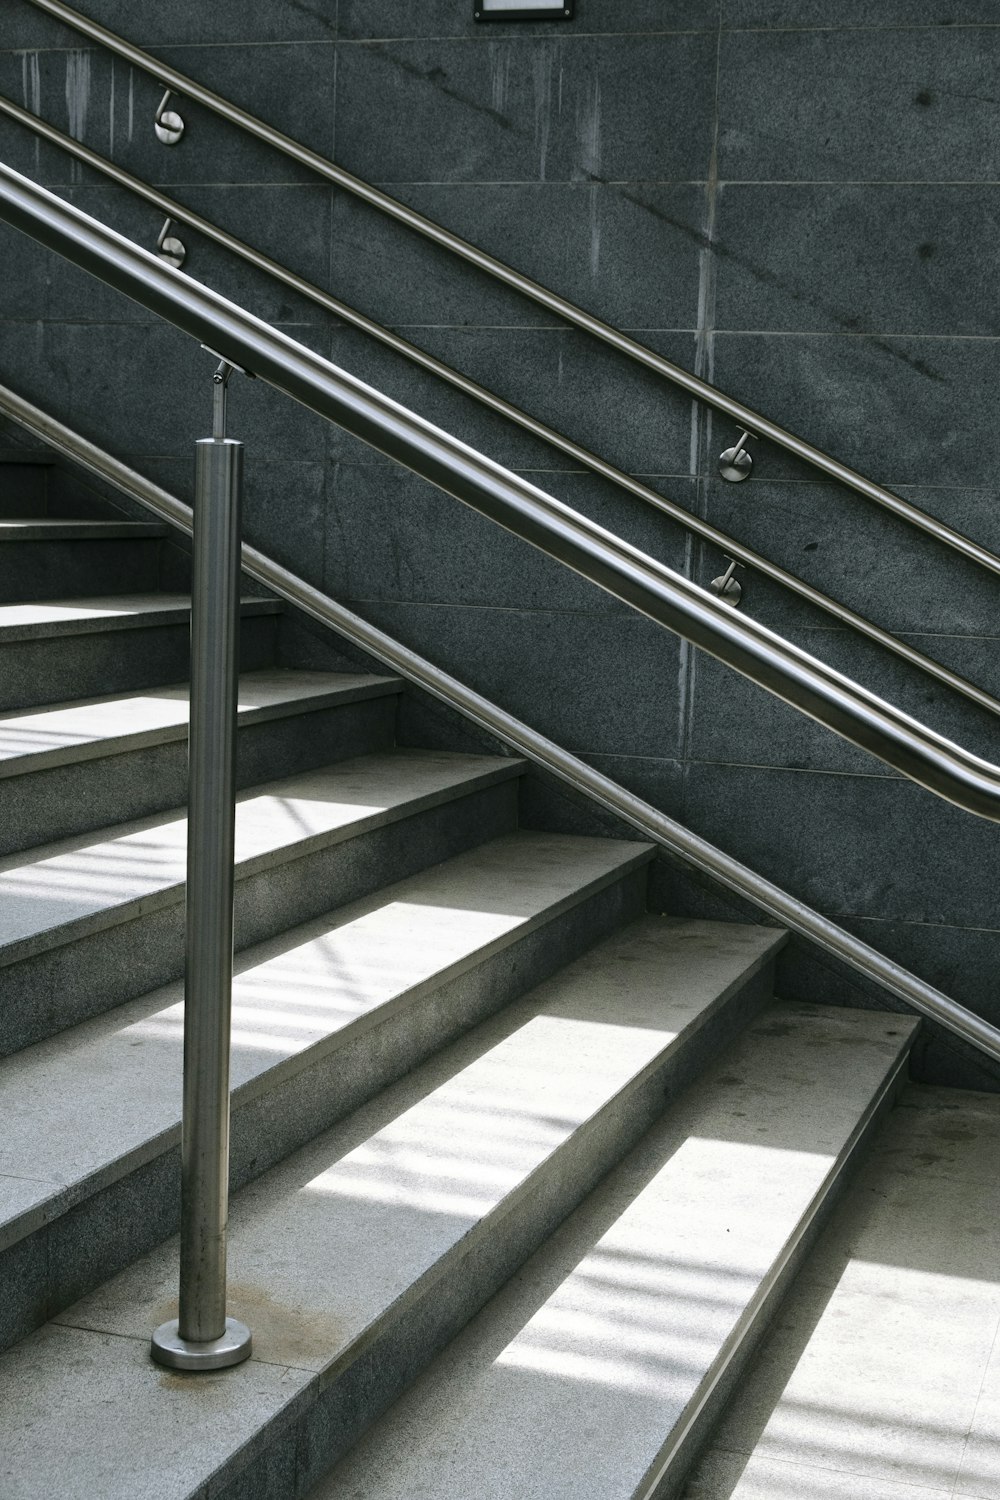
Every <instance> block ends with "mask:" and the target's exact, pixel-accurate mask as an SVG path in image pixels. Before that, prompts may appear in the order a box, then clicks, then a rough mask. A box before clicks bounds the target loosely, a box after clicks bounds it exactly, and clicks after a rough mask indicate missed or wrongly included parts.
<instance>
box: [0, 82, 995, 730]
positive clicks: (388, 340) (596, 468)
mask: <svg viewBox="0 0 1000 1500" xmlns="http://www.w3.org/2000/svg"><path fill="white" fill-rule="evenodd" d="M0 114H6V115H8V116H9V117H10V118H11V119H12V120H15V121H16V122H17V123H18V124H19V125H23V126H25V128H26V129H29V130H31V131H33V132H34V133H35V134H37V135H40V136H41V137H42V138H43V139H44V140H46V141H48V142H49V143H50V144H52V145H54V146H57V147H59V148H60V149H61V150H64V151H66V152H68V153H70V154H71V155H72V156H74V157H76V159H77V160H78V161H81V162H83V163H85V165H87V166H89V167H91V168H93V169H94V170H95V171H98V172H101V173H103V174H104V175H105V176H106V177H109V178H110V179H111V180H112V181H113V182H116V183H118V185H119V186H120V187H124V188H126V189H128V190H129V191H130V192H133V193H135V194H136V195H137V196H138V197H141V198H144V199H145V200H146V202H147V203H151V204H152V205H153V206H154V207H156V208H158V209H159V210H160V211H161V212H162V213H165V214H167V215H168V217H169V218H170V219H172V220H175V221H176V222H177V223H182V224H186V225H188V226H189V227H190V228H192V229H195V230H197V231H198V233H200V234H203V235H205V236H206V238H208V239H211V240H213V241H214V242H215V243H216V244H218V245H222V246H223V247H224V248H225V249H226V250H229V251H231V252H232V253H233V254H234V255H238V256H240V257H241V258H242V259H243V260H245V261H247V262H248V263H249V264H250V265H253V266H255V267H256V268H257V269H258V270H260V271H263V272H264V273H265V274H267V275H269V276H273V277H275V278H276V279H277V280H279V281H281V282H283V283H284V285H285V286H288V287H291V288H292V290H294V291H296V292H298V293H300V295H302V296H304V297H307V298H309V299H310V300H311V301H313V302H315V303H317V304H318V305H319V306H321V307H323V308H325V309H326V310H327V312H330V313H333V314H334V315H335V316H337V317H339V318H341V319H342V320H343V321H344V322H347V323H351V324H353V326H354V327H355V328H360V329H361V330H362V331H363V332H364V333H366V334H369V335H370V336H371V337H372V338H375V339H378V340H379V341H380V342H381V343H383V344H385V345H386V346H387V347H388V348H390V349H392V350H393V351H394V352H395V353H396V354H400V355H402V356H403V357H404V358H405V359H408V360H411V361H412V362H413V363H415V364H418V365H420V366H421V367H422V368H423V369H425V370H428V371H429V372H430V373H431V374H433V375H435V376H437V377H439V378H440V379H442V380H445V381H447V382H448V383H449V384H450V385H453V386H455V387H456V388H457V389H458V390H460V391H462V392H463V394H465V395H467V396H470V397H472V398H473V400H475V401H478V402H480V403H481V404H482V405H484V406H487V407H489V408H490V409H491V410H492V411H495V412H497V413H498V414H499V415H500V416H502V417H504V418H506V419H508V420H509V421H512V422H516V423H517V425H518V426H519V427H522V428H523V429H524V430H525V431H527V432H530V433H531V434H532V436H533V437H537V438H539V439H541V440H542V441H543V442H546V443H550V444H551V445H552V446H553V447H555V448H558V449H559V450H560V451H561V452H563V453H565V454H567V455H568V456H569V457H571V458H574V459H576V460H577V462H579V463H582V464H584V465H585V466H586V467H587V468H589V469H591V470H592V471H593V472H594V473H596V474H600V475H601V477H602V478H604V479H607V480H609V481H610V482H611V483H612V484H614V485H617V486H618V488H619V489H623V490H626V491H628V492H629V493H630V494H632V495H634V496H636V498H637V499H639V500H642V501H644V502H645V503H646V504H647V505H651V506H653V507H655V508H656V509H657V510H659V511H661V512H662V513H663V514H664V515H667V516H669V517H670V519H671V520H672V521H675V522H676V523H677V524H678V525H680V526H683V527H685V529H686V530H688V531H692V532H694V533H695V534H696V535H697V536H700V537H701V538H702V539H703V540H704V541H708V542H711V543H712V544H713V546H716V547H718V548H719V549H720V550H721V551H722V552H724V553H728V555H729V557H730V558H731V559H734V560H735V561H737V562H740V563H743V564H744V565H745V566H746V567H750V568H754V569H755V570H756V571H757V572H758V573H761V574H762V575H763V576H765V577H767V578H770V579H771V580H772V582H774V583H778V584H780V585H782V586H783V587H784V588H787V589H790V590H791V591H792V592H793V593H796V594H798V596H799V597H800V598H801V599H805V600H806V602H807V603H808V604H811V605H813V606H814V607H816V608H817V609H821V610H823V611H824V612H825V613H826V614H829V615H832V616H833V618H834V619H835V620H837V621H838V622H839V623H840V624H841V625H846V626H848V628H850V629H852V630H856V631H858V633H859V634H861V635H865V636H867V637H868V639H869V640H872V641H875V642H876V643H877V644H878V645H879V646H881V647H882V648H883V649H885V650H887V651H891V652H892V653H893V654H894V655H896V656H898V657H901V658H902V660H903V661H905V662H907V663H909V665H910V666H912V667H916V668H917V669H918V670H919V671H921V672H923V673H925V674H926V675H927V676H930V677H935V678H937V680H938V681H939V682H941V683H943V684H944V685H945V686H946V687H948V688H950V689H951V690H952V691H954V692H957V693H960V694H961V695H962V696H963V697H965V698H968V699H969V700H970V701H971V702H973V703H975V704H976V705H977V706H978V707H979V708H983V709H986V711H987V712H988V713H991V714H996V715H997V716H1000V699H997V698H995V697H994V696H993V695H992V694H991V693H988V692H986V691H985V689H984V688H981V687H979V686H978V685H977V684H976V683H973V682H970V681H969V679H968V678H966V677H962V676H961V675H960V674H959V673H957V672H953V671H952V670H951V669H950V668H949V667H946V666H944V665H943V664H942V663H941V662H938V661H935V660H934V658H933V657H931V656H927V655H925V653H924V652H922V651H918V650H917V649H916V647H914V646H911V645H909V644H908V642H906V641H903V640H900V639H899V637H898V636H895V635H892V634H891V633H890V632H889V631H887V630H883V629H882V628H881V626H879V625H876V624H874V623H873V622H872V621H871V620H868V619H866V618H865V617H864V616H863V615H859V614H857V613H856V612H855V611H854V610H852V609H848V608H847V606H846V605H844V604H841V603H839V602H838V601H837V600H835V599H831V598H830V597H829V595H827V594H824V593H822V592H821V591H820V590H819V589H816V588H813V587H812V585H811V584H809V583H806V582H805V581H804V580H803V579H801V578H798V577H797V576H796V575H795V574H794V573H789V572H788V571H787V570H786V569H785V568H782V567H780V566H779V565H778V564H777V563H775V562H772V561H771V559H770V558H768V557H765V556H764V555H763V554H762V553H758V552H754V551H753V550H752V549H751V548H750V547H747V546H745V545H744V544H743V543H742V542H739V541H737V540H736V539H735V537H731V536H728V535H727V534H726V533H725V532H724V531H720V530H719V529H718V528H717V527H715V526H713V525H712V524H711V522H709V521H706V520H703V519H702V518H701V517H700V516H695V515H692V513H691V512H690V511H687V510H685V509H684V508H683V506H680V505H677V504H676V503H675V502H674V501H673V500H670V499H668V498H667V497H666V496H664V495H661V494H659V493H658V492H657V491H656V490H653V489H651V488H650V487H649V485H646V484H643V483H642V481H641V480H639V479H636V478H634V477H633V476H632V475H630V474H626V473H625V472H624V471H623V470H621V469H618V468H616V467H615V466H614V465H613V464H609V463H607V462H606V461H605V460H604V459H603V458H600V457H599V456H598V455H597V454H596V453H592V452H590V451H589V450H588V449H586V448H583V447H581V445H580V444H579V443H574V442H573V440H572V439H571V438H568V437H565V436H564V435H563V434H562V433H560V432H557V431H556V430H555V429H554V428H552V427H548V426H546V425H545V424H544V423H543V422H539V421H538V420H537V419H536V418H534V417H532V416H530V415H529V414H528V413H527V412H524V411H522V410H521V409H520V408H519V407H516V406H513V405H512V404H511V403H510V402H508V401H504V400H503V399H502V398H501V397H500V396H497V395H495V394H494V393H493V392H492V391H488V390H486V388H485V387H484V386H481V385H478V384H477V383H476V382H475V381H473V380H470V379H469V377H468V376H466V375H462V374H461V373H460V372H459V371H457V370H453V369H452V368H451V366H450V365H446V364H445V363H443V361H441V360H439V359H435V358H434V356H433V355H431V354H427V353H426V352H425V351H424V350H423V349H420V348H418V346H417V345H416V344H411V343H409V342H408V341H407V340H406V339H404V338H401V337H400V336H399V335H398V334H396V333H392V332H391V331H390V330H389V329H387V328H383V327H382V325H381V324H380V323H376V322H374V321H373V320H372V319H371V318H368V317H366V316H365V315H364V313H360V312H358V311H357V310H356V309H355V308H353V307H351V306H350V305H349V304H348V303H346V302H341V301H340V300H339V299H338V298H337V297H332V296H331V295H330V293H329V292H326V291H324V290H323V289H322V288H321V287H318V286H315V285H314V284H313V283H312V282H309V281H306V280H305V279H304V278H303V277H301V276H298V275H296V274H295V272H294V271H290V270H288V268H287V267H286V266H283V265H281V264H279V262H277V261H275V260H272V259H271V258H270V257H269V256H266V255H263V254H262V253H261V252H260V251H259V250H255V249H254V247H253V246H252V245H248V244H246V243H245V242H244V241H243V240H240V239H237V238H236V236H235V235H232V234H230V233H229V232H228V231H227V230H225V229H220V228H219V226H218V225H217V224H213V223H212V222H211V221H210V220H208V219H205V218H203V217H202V215H201V214H198V213H195V212H194V211H193V210H192V209H189V208H186V207H185V206H184V204H182V203H178V202H176V201H175V200H174V199H173V198H169V197H167V195H166V194H165V193H161V192H159V191H158V190H157V189H156V188H154V187H151V186H150V184H149V183H146V182H143V181H142V180H141V178H138V177H134V176H133V175H132V174H131V173H130V172H126V171H125V169H124V168H123V167H119V166H117V165H116V164H115V163H114V162H110V161H108V160H107V159H106V158H105V157H103V156H101V155H100V154H99V153H98V152H96V151H92V150H91V149H90V147H89V146H84V145H83V144H82V143H81V142H80V141H76V140H74V139H73V138H72V136H68V135H65V134H64V133H63V131H61V130H57V129H56V127H55V126H54V125H50V124H49V123H48V122H47V121H45V120H41V119H39V117H38V116H37V115H33V114H31V113H30V112H29V111H28V110H26V109H22V108H21V106H20V105H18V104H15V103H14V102H13V101H12V100H10V99H7V98H5V97H4V96H3V95H2V94H0Z"/></svg>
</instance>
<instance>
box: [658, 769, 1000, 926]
mask: <svg viewBox="0 0 1000 1500" xmlns="http://www.w3.org/2000/svg"><path fill="white" fill-rule="evenodd" d="M685 812H686V816H687V817H689V818H690V821H691V824H692V826H693V827H695V828H697V829H698V831H699V833H701V834H702V835H703V836H704V837H706V838H708V839H709V840H711V841H712V842H713V843H717V844H719V845H720V847H722V848H723V849H725V850H727V851H728V852H729V853H730V854H734V855H735V856H736V857H737V858H738V859H741V860H743V861H744V862H745V863H746V864H748V865H749V866H750V867H751V869H754V870H757V871H759V872H760V873H761V874H763V875H765V876H766V877H767V878H768V879H770V880H773V881H775V882H776V883H777V884H778V885H781V886H783V887H784V889H786V890H789V891H791V892H792V893H793V894H794V895H797V896H799V897H801V898H802V899H803V900H805V901H807V902H808V903H809V904H810V905H814V906H817V907H818V908H819V909H820V910H821V911H825V912H826V913H827V914H829V915H831V916H834V917H836V918H837V920H838V921H839V920H840V919H841V918H842V917H847V916H851V917H862V916H875V917H878V918H880V919H882V920H890V921H897V920H904V921H916V922H930V923H939V922H944V923H952V924H954V925H959V924H962V925H968V926H976V927H989V926H991V925H992V924H993V922H994V920H995V901H994V892H995V890H996V882H997V879H998V876H1000V833H998V832H997V829H996V826H995V825H994V824H992V823H987V822H985V821H983V820H982V819H979V818H974V817H972V816H971V815H970V814H968V813H963V812H960V811H959V809H958V808H955V807H952V806H950V804H948V803H945V802H942V801H940V800H939V799H938V798H935V797H932V796H930V795H929V794H928V793H927V792H925V791H923V790H922V788H920V787H917V786H914V785H912V784H911V783H910V782H906V781H901V780H898V779H896V778H893V777H885V776H872V777H865V776H837V775H827V774H823V773H821V772H810V771H781V770H768V769H759V768H754V767H743V768H739V769H734V768H729V767H726V766H708V765H697V764H692V765H691V766H690V768H689V770H688V774H687V787H686V797H685Z"/></svg>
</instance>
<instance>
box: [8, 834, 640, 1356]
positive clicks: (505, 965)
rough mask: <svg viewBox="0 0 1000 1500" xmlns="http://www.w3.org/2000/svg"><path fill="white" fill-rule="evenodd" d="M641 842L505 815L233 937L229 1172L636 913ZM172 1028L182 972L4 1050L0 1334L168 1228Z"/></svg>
mask: <svg viewBox="0 0 1000 1500" xmlns="http://www.w3.org/2000/svg"><path fill="white" fill-rule="evenodd" d="M651 856H652V850H651V849H649V848H648V847H646V846H644V845H642V844H633V843H622V842H620V841H617V840H612V839H581V838H571V837H568V836H566V835H561V834H538V833H519V834H514V835H511V836H509V837H507V838H503V839H499V840H495V841H494V842H492V843H490V844H486V845H484V846H483V847H482V848H480V849H476V850H473V851H471V852H470V853H467V854H463V855H459V856H458V857H456V858H455V859H452V860H448V861H447V862H445V863H444V864H441V865H436V866H435V867H434V868H433V869H430V870H427V871H425V872H422V873H421V874H419V875H416V876H413V877H411V878H410V879H409V880H406V881H402V882H399V883H398V884H396V885H392V886H389V887H387V888H385V889H384V890H382V891H380V892H378V893H377V894H376V895H375V896H371V897H368V898H366V899H365V900H363V901H360V902H356V903H353V904H352V905H351V906H349V907H347V908H343V909H341V910H340V911H339V912H337V913H336V914H334V915H333V916H329V917H324V918H321V919H320V920H318V921H316V922H313V923H310V924H308V925H307V926H304V927H300V928H298V929H296V930H294V931H293V932H291V933H288V934H283V935H282V936H281V937H280V938H279V939H275V940H273V941H272V942H270V943H268V944H265V945H258V946H256V947H255V948H253V949H250V950H248V951H247V952H245V953H243V954H242V955H241V956H240V958H239V960H238V962H237V966H236V977H235V982H234V990H233V1054H232V1085H233V1089H234V1098H233V1136H232V1156H231V1164H232V1179H233V1182H234V1183H242V1182H245V1181H248V1180H249V1179H250V1178H251V1177H253V1176H256V1175H259V1173H261V1172H263V1171H264V1170H265V1169H266V1168H268V1167H270V1166H272V1165H273V1164H274V1163H275V1162H276V1161H278V1160H280V1158H281V1157H283V1156H285V1155H287V1153H288V1152H289V1151H291V1150H293V1149H295V1148H296V1147H298V1146H301V1145H302V1144H303V1143H304V1141H306V1140H308V1139H309V1138H310V1137H311V1136H313V1135H315V1134H316V1133H317V1132H318V1131H320V1130H324V1129H326V1128H327V1127H329V1126H330V1125H331V1124H333V1122H334V1121H335V1120H337V1119H339V1118H341V1117H342V1116H344V1115H345V1114H347V1113H348V1112H349V1111H350V1110H352V1109H354V1108H356V1107H357V1106H358V1105H359V1104H361V1103H363V1102H364V1101H365V1100H367V1099H368V1098H370V1097H372V1096H373V1095H374V1094H375V1093H377V1092H378V1090H379V1089H380V1088H383V1087H385V1086H386V1085H387V1084H388V1083H391V1082H392V1081H393V1080H394V1079H395V1078H397V1077H400V1076H401V1075H402V1074H404V1073H406V1072H407V1071H409V1070H410V1069H411V1068H413V1067H415V1066H416V1065H417V1064H418V1063H420V1062H422V1061H423V1060H424V1059H425V1058H426V1057H427V1056H429V1055H430V1054H431V1053H432V1052H433V1051H434V1050H435V1049H436V1048H438V1047H440V1046H443V1045H445V1044H446V1043H448V1042H450V1041H452V1040H453V1039H454V1037H455V1036H456V1035H457V1034H459V1033H460V1032H462V1031H464V1030H466V1029H468V1028H469V1027H470V1026H472V1025H474V1024H476V1023H477V1022H479V1021H481V1020H483V1019H484V1017H486V1016H487V1015H490V1014H492V1013H493V1012H494V1011H496V1010H498V1009H499V1008H500V1007H501V1006H503V1005H504V1004H506V1003H507V1002H509V1001H511V1000H513V999H514V998H516V996H517V995H518V994H520V993H522V992H523V991H524V990H525V989H527V988H529V987H530V986H531V985H533V984H535V983H537V982H539V981H540V980H542V979H543V978H546V977H547V976H548V975H549V974H550V973H552V972H553V971H554V970H555V969H556V968H558V967H559V966H560V965H561V964H562V963H564V962H566V961H567V960H568V959H571V958H574V957H576V956H577V955H578V953H579V952H581V951H582V950H583V949H584V948H586V947H587V946H589V945H590V944H591V943H593V942H594V941H596V940H597V939H598V938H600V937H602V936H604V935H606V934H607V933H608V932H610V931H612V930H613V929H614V928H615V927H617V926H618V925H620V923H621V922H622V921H623V920H629V919H631V918H633V917H635V916H637V915H638V914H639V913H640V912H641V911H642V909H643V904H644V902H643V896H644V890H645V866H646V864H647V862H648V861H649V859H650V858H651ZM182 1037H183V986H182V985H181V984H177V985H174V986H171V987H169V988H167V989H164V990H161V991H158V992H156V993H154V994H152V995H149V996H145V997H143V999H141V1000H138V1001H134V1002H132V1003H131V1004H130V1005H128V1006H124V1007H121V1008H120V1009H119V1010H117V1011H115V1012H114V1013H113V1014H112V1015H108V1016H102V1017H100V1018H99V1019H97V1020H93V1021H88V1022H85V1023H83V1024H82V1025H80V1026H78V1027H75V1028H74V1029H73V1030H72V1031H67V1032H63V1033H62V1034H61V1035H60V1036H58V1037H56V1038H53V1039H52V1040H50V1041H47V1042H42V1043H40V1044H38V1045H37V1046H35V1047H31V1048H28V1049H27V1050H26V1051H24V1052H21V1053H19V1054H17V1056H15V1057H9V1058H7V1059H6V1060H5V1061H4V1062H3V1063H2V1064H0V1118H3V1120H4V1121H5V1122H6V1123H5V1128H4V1132H3V1138H2V1141H0V1284H2V1285H3V1286H4V1287H5V1288H6V1289H7V1290H6V1293H5V1296H4V1298H3V1301H2V1303H0V1347H3V1346H5V1345H6V1344H9V1343H11V1342H13V1340H14V1339H17V1338H21V1337H23V1335H24V1334H25V1333H26V1332H28V1331H29V1329H31V1328H33V1327H35V1326H37V1325H38V1323H40V1322H43V1321H44V1320H45V1318H46V1317H48V1316H51V1315H52V1314H53V1313H54V1312H56V1311H58V1309H59V1308H61V1307H65V1306H66V1305H67V1303H68V1302H71V1301H73V1300H74V1299H75V1298H76V1297H79V1296H81V1295H82V1294H83V1293H84V1292H86V1291H89V1290H90V1289H91V1288H92V1287H93V1286H95V1285H96V1284H97V1283H98V1282H99V1281H101V1280H103V1279H105V1278H106V1277H107V1276H109V1275H111V1274H112V1273H113V1272H115V1271H117V1270H120V1269H121V1267H122V1266H124V1265H126V1264H127V1263H128V1262H129V1261H130V1260H132V1259H133V1258H134V1257H135V1256H136V1255H138V1254H141V1253H142V1252H143V1251H145V1250H147V1249H149V1248H150V1246H151V1245H153V1244H155V1243H157V1242H158V1241H159V1240H161V1239H163V1238H165V1237H166V1236H167V1235H168V1234H171V1233H173V1232H174V1230H175V1229H176V1228H177V1208H178V1202H179V1159H178V1158H179V1150H178V1142H179V1136H180V1101H181V1093H180V1084H181V1044H182ZM123 1079H127V1080H128V1088H127V1090H126V1089H123V1087H122V1081H123Z"/></svg>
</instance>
